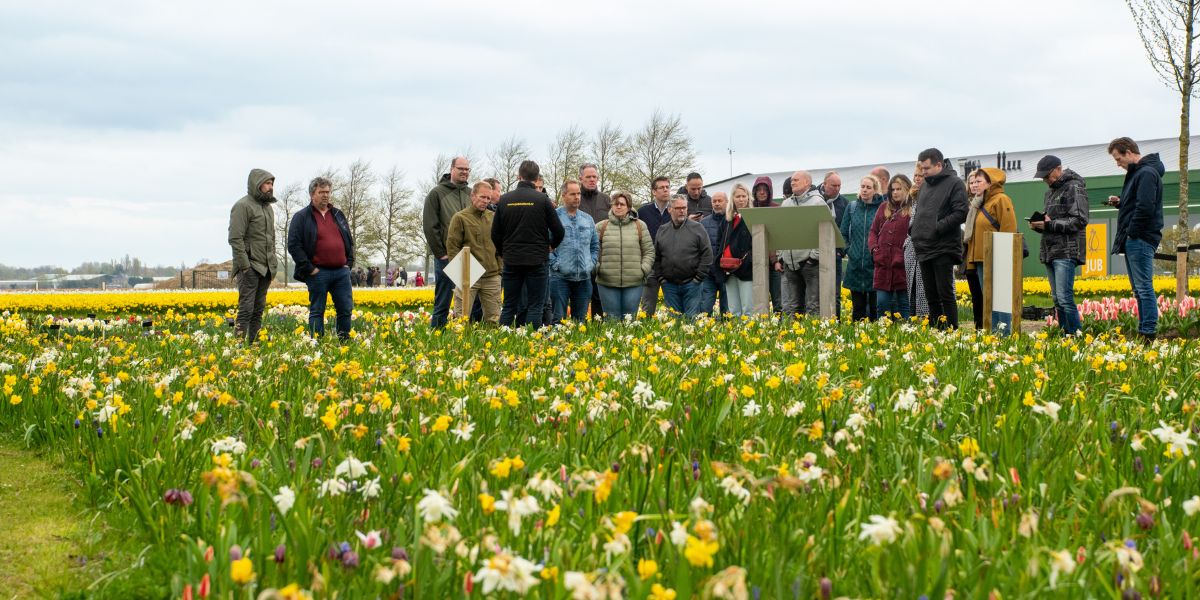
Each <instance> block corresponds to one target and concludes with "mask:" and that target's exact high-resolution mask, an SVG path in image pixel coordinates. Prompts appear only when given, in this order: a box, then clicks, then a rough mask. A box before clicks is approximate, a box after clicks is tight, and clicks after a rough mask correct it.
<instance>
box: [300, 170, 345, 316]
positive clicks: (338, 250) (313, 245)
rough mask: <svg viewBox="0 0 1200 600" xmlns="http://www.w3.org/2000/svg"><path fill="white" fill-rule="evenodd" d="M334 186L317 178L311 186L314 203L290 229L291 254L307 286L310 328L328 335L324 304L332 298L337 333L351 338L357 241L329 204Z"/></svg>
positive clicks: (309, 186)
mask: <svg viewBox="0 0 1200 600" xmlns="http://www.w3.org/2000/svg"><path fill="white" fill-rule="evenodd" d="M332 189H333V183H332V182H330V181H329V180H328V179H326V178H324V177H317V178H316V179H313V180H312V182H311V183H309V184H308V195H309V197H310V199H311V200H312V202H311V203H310V204H309V205H308V206H306V207H304V208H302V209H300V211H299V212H297V213H296V215H295V216H294V217H293V218H292V223H291V225H290V226H288V254H290V255H291V256H292V260H294V261H295V262H296V271H295V273H293V275H295V277H296V280H297V281H303V282H304V283H305V285H307V286H308V328H309V331H311V332H312V333H313V335H324V334H325V302H326V299H327V298H328V296H330V295H332V296H333V307H334V309H335V310H336V311H337V334H338V337H339V338H341V339H346V338H347V337H349V335H350V314H351V313H352V312H353V311H354V297H353V294H352V288H351V286H350V270H351V269H352V268H354V239H353V238H352V237H351V236H350V225H349V223H348V222H347V221H346V215H345V214H343V213H342V211H340V210H338V208H337V207H336V206H334V205H333V204H331V203H330V201H329V195H330V193H331V190H332Z"/></svg>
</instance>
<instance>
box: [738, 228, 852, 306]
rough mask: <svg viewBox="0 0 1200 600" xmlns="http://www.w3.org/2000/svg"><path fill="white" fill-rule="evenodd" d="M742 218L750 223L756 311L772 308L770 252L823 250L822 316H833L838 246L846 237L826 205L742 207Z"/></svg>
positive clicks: (844, 243) (821, 279)
mask: <svg viewBox="0 0 1200 600" xmlns="http://www.w3.org/2000/svg"><path fill="white" fill-rule="evenodd" d="M740 212H741V215H742V218H743V219H745V220H746V224H747V225H750V233H751V235H752V236H753V247H752V254H753V255H754V312H755V313H757V314H760V315H761V314H769V313H770V312H771V302H770V288H769V279H768V276H769V272H768V270H769V269H771V268H772V267H771V266H770V265H769V264H768V262H767V258H768V256H767V255H768V253H770V252H775V251H777V250H804V249H808V248H816V249H818V250H820V251H821V256H820V261H821V271H820V287H821V294H820V296H821V318H822V319H831V318H833V317H834V312H833V310H834V306H835V304H834V300H835V299H836V296H835V295H834V294H837V277H836V276H837V256H836V255H835V254H834V251H835V249H836V248H845V247H846V240H844V239H842V234H841V232H839V231H838V228H837V225H836V224H835V223H834V221H833V213H831V212H829V208H827V207H825V206H779V207H774V208H743V209H742V210H741V211H740Z"/></svg>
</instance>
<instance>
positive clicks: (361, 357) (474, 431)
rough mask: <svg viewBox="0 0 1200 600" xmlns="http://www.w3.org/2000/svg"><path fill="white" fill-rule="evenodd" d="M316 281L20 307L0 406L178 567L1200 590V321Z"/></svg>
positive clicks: (216, 578)
mask: <svg viewBox="0 0 1200 600" xmlns="http://www.w3.org/2000/svg"><path fill="white" fill-rule="evenodd" d="M292 312H296V311H288V310H280V311H277V312H276V313H275V314H274V315H273V318H271V319H268V320H267V321H266V329H265V330H264V332H263V335H262V339H261V340H260V341H259V343H258V344H257V345H256V346H252V347H246V346H244V345H241V344H239V343H237V342H236V341H235V340H234V339H233V338H232V335H231V334H230V333H229V329H228V327H225V326H224V325H223V314H213V313H206V314H202V315H200V316H199V317H198V318H196V319H175V320H163V321H156V322H155V324H154V327H152V328H149V329H147V330H145V331H144V329H146V328H143V327H140V326H139V327H116V328H113V329H112V330H110V331H108V332H107V334H106V335H104V336H93V335H83V334H82V333H81V332H77V331H74V330H69V329H59V330H56V331H49V330H47V329H45V328H43V327H41V326H40V325H39V323H40V321H41V319H40V317H30V318H29V319H28V320H26V319H23V318H16V317H12V316H9V317H7V318H6V319H5V320H4V321H2V322H0V339H2V340H3V345H2V347H0V379H2V382H3V390H0V391H2V392H3V395H2V396H0V399H2V400H3V401H2V402H0V431H3V432H19V433H21V434H23V435H25V436H26V438H27V439H29V440H31V441H32V442H34V443H40V444H44V445H45V446H47V447H52V448H56V449H58V450H59V451H61V452H63V453H64V455H65V456H66V457H67V459H68V465H69V466H70V468H73V469H75V472H76V474H77V476H78V477H79V478H80V480H82V481H83V482H84V483H85V485H86V487H87V489H88V491H89V497H90V499H91V501H92V502H94V503H96V504H97V505H99V504H106V505H107V504H112V505H115V506H121V507H125V508H124V509H123V510H126V511H128V512H129V513H131V514H132V515H133V516H134V517H135V518H136V522H137V523H138V524H139V525H138V527H137V529H136V530H135V531H133V532H132V533H131V535H136V536H138V537H139V538H144V539H145V540H147V541H148V542H149V543H150V544H151V546H150V547H151V548H152V550H151V552H152V555H153V556H152V557H151V558H152V560H148V561H147V563H148V564H160V565H166V566H165V567H164V568H163V570H162V573H161V581H162V584H163V586H164V587H166V588H167V589H168V590H169V593H170V594H171V595H173V596H174V597H192V598H196V597H222V598H225V597H234V598H255V597H260V594H262V595H263V596H261V597H267V598H303V597H321V598H332V597H355V598H358V597H398V596H401V595H402V596H403V597H406V598H407V597H417V598H445V597H452V596H457V595H467V596H472V597H491V596H501V595H502V596H505V597H523V596H528V597H538V598H609V597H633V598H656V599H664V598H677V599H683V598H692V597H704V598H750V597H756V598H757V597H763V598H795V597H800V598H812V597H825V598H828V597H833V596H848V597H904V598H916V597H919V596H922V595H924V596H926V597H929V598H943V597H946V596H948V595H954V597H986V596H988V595H989V593H990V592H993V591H994V592H996V595H995V597H1005V598H1016V597H1023V598H1036V597H1048V596H1051V595H1053V597H1066V598H1085V597H1114V596H1120V595H1121V594H1122V592H1127V591H1131V592H1127V593H1132V592H1137V593H1141V594H1146V595H1149V594H1151V593H1155V594H1159V595H1161V596H1163V597H1194V596H1197V595H1200V566H1198V565H1200V553H1198V551H1197V548H1196V547H1195V543H1194V538H1195V536H1196V535H1200V496H1198V494H1200V487H1198V486H1197V484H1196V482H1197V480H1198V478H1200V471H1198V470H1197V467H1196V460H1195V459H1196V455H1195V452H1196V447H1195V446H1196V441H1195V437H1196V435H1197V433H1198V431H1200V422H1198V421H1197V418H1196V409H1197V407H1198V404H1197V397H1198V396H1200V351H1197V348H1196V346H1195V344H1192V343H1185V342H1179V341H1174V342H1159V343H1157V344H1156V345H1155V346H1153V348H1152V349H1146V348H1145V347H1143V346H1141V345H1140V344H1135V343H1132V342H1129V341H1126V340H1125V338H1124V337H1122V336H1121V335H1120V334H1119V333H1112V334H1109V333H1105V334H1102V335H1099V336H1096V337H1091V336H1088V337H1084V338H1063V337H1058V336H1052V335H1047V334H1039V335H1036V336H1014V337H1011V338H997V337H994V336H989V335H984V334H974V333H970V332H966V331H955V332H938V331H932V330H929V329H928V328H927V327H925V326H924V325H919V324H915V323H903V324H894V323H886V322H880V323H874V324H858V325H850V324H837V323H832V322H818V321H811V320H787V319H784V320H780V319H778V318H756V319H745V320H737V321H713V320H709V319H701V320H699V321H695V322H682V321H677V320H673V319H669V318H666V319H650V320H645V321H641V322H633V323H619V324H602V323H587V324H579V325H573V326H572V325H564V326H559V327H555V328H551V329H546V330H541V331H537V332H531V331H527V330H512V331H506V330H496V329H473V328H469V327H464V326H463V325H462V324H461V323H455V324H453V325H452V326H451V327H450V328H448V329H446V330H443V331H441V332H433V331H430V330H429V328H428V327H427V326H426V322H427V321H426V314H425V313H424V312H416V313H399V314H397V313H379V312H373V311H361V312H359V313H357V314H356V325H355V327H356V332H357V336H356V337H355V338H354V339H352V340H349V341H348V342H346V343H344V344H339V343H337V341H336V340H335V339H332V336H331V337H330V338H326V339H323V340H319V341H314V340H312V339H310V338H308V337H307V336H305V335H304V334H303V324H302V322H301V319H303V315H302V314H301V315H292V314H291V313H292ZM99 590H100V593H103V587H102V586H101V587H100V588H99Z"/></svg>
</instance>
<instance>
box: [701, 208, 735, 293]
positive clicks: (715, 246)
mask: <svg viewBox="0 0 1200 600" xmlns="http://www.w3.org/2000/svg"><path fill="white" fill-rule="evenodd" d="M727 225H728V222H727V221H726V220H725V213H712V214H709V215H707V216H705V217H704V218H703V219H700V226H701V227H703V228H704V231H705V232H706V233H708V241H709V243H710V244H711V245H712V253H713V264H712V270H711V271H710V272H709V274H708V276H709V277H711V278H713V280H714V281H716V282H718V283H719V282H722V281H725V271H722V270H721V269H720V267H718V266H717V255H718V254H720V253H721V249H722V248H723V246H722V244H724V243H725V229H726V226H727Z"/></svg>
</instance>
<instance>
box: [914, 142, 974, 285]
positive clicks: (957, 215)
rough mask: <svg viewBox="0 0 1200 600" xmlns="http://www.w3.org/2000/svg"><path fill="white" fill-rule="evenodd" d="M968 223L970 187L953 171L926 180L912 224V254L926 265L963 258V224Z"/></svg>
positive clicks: (943, 171) (945, 169) (915, 208)
mask: <svg viewBox="0 0 1200 600" xmlns="http://www.w3.org/2000/svg"><path fill="white" fill-rule="evenodd" d="M966 220H967V186H966V184H964V183H963V182H962V180H961V179H959V178H958V173H955V172H954V169H953V168H952V167H949V166H946V167H943V168H942V171H941V172H940V173H938V174H937V175H930V176H929V177H926V178H925V183H924V184H922V185H921V193H920V195H919V196H918V197H917V202H916V204H915V205H914V206H913V217H912V220H911V221H910V222H909V235H911V236H912V243H913V251H914V252H916V254H917V260H918V261H920V262H926V261H929V260H932V259H934V258H937V257H939V256H946V255H948V256H954V257H958V258H961V257H962V229H960V227H962V224H963V222H964V221H966Z"/></svg>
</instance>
